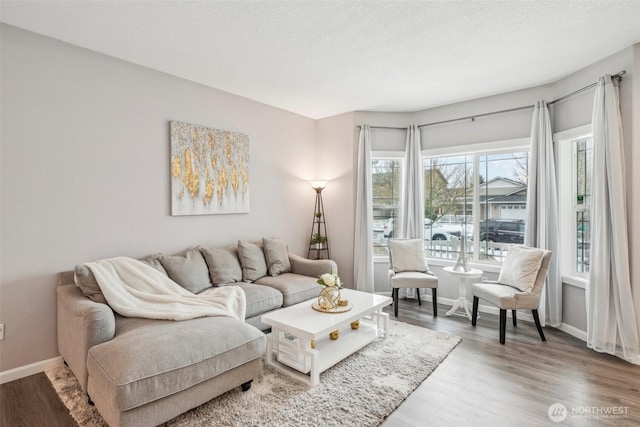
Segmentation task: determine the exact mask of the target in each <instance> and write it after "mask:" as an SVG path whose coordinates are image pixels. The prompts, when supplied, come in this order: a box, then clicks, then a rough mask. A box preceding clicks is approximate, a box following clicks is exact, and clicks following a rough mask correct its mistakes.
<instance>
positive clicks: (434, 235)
mask: <svg viewBox="0 0 640 427" xmlns="http://www.w3.org/2000/svg"><path fill="white" fill-rule="evenodd" d="M394 219H395V218H389V219H388V220H387V222H385V223H384V228H383V236H384V237H386V238H387V239H389V238H392V237H394V232H393V229H394ZM425 223H426V221H425ZM424 240H459V237H457V236H454V235H453V234H451V233H449V232H448V231H447V230H446V229H445V228H444V227H441V226H439V225H438V224H436V223H434V224H433V225H425V226H424Z"/></svg>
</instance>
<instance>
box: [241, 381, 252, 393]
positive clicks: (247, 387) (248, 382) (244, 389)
mask: <svg viewBox="0 0 640 427" xmlns="http://www.w3.org/2000/svg"><path fill="white" fill-rule="evenodd" d="M252 382H253V380H249V381H247V382H246V383H244V384H242V385H241V387H242V391H247V390H249V389H250V388H251V383H252Z"/></svg>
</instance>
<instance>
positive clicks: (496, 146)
mask: <svg viewBox="0 0 640 427" xmlns="http://www.w3.org/2000/svg"><path fill="white" fill-rule="evenodd" d="M530 151H531V147H530V138H529V137H526V138H514V139H506V140H499V141H489V142H479V143H475V144H465V145H458V146H452V147H439V148H432V149H426V150H422V151H421V162H423V163H424V160H425V159H427V158H436V157H452V156H473V170H474V173H473V176H472V179H471V181H472V182H473V187H474V188H478V187H479V184H480V180H479V170H478V169H479V168H478V165H479V157H480V156H482V155H494V154H502V153H505V154H506V153H514V152H527V153H529V155H530ZM423 169H424V168H423ZM479 209H480V195H479V194H478V192H477V191H474V192H473V200H472V212H473V230H474V233H477V232H478V230H480V215H479V214H478V212H479ZM475 237H477V236H475V235H474V239H473V258H472V259H471V260H469V262H470V263H471V264H473V265H477V266H479V267H480V268H482V269H483V270H484V271H488V272H492V271H493V272H498V271H500V268H501V266H502V262H500V263H492V262H486V261H482V260H480V259H478V258H477V254H479V253H480V241H479V239H477V238H475ZM428 260H429V263H430V264H433V265H440V266H447V265H453V264H454V263H455V261H451V260H447V259H443V258H436V257H428Z"/></svg>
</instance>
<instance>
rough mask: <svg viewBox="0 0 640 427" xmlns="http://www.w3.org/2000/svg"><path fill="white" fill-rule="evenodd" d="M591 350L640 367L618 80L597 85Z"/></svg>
mask: <svg viewBox="0 0 640 427" xmlns="http://www.w3.org/2000/svg"><path fill="white" fill-rule="evenodd" d="M592 126H593V175H592V180H591V253H590V255H589V261H590V262H589V279H588V281H587V346H588V347H589V348H592V349H593V350H595V351H598V352H602V353H609V354H613V355H616V356H618V357H621V358H623V359H625V360H627V361H629V362H631V363H635V364H640V346H639V345H638V342H639V338H638V326H637V324H636V313H635V309H634V306H633V296H632V292H631V275H630V268H629V242H628V234H627V209H626V201H625V173H624V150H623V141H622V122H621V120H620V104H619V94H618V86H617V81H616V82H615V83H614V81H612V79H611V76H610V75H605V76H604V77H601V78H600V79H599V80H598V84H597V86H596V94H595V100H594V105H593V120H592Z"/></svg>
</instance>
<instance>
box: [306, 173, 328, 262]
mask: <svg viewBox="0 0 640 427" xmlns="http://www.w3.org/2000/svg"><path fill="white" fill-rule="evenodd" d="M327 182H328V181H325V180H313V181H309V183H310V184H311V187H312V188H313V189H314V190H316V205H315V207H314V210H313V223H312V225H311V236H310V237H309V252H308V253H307V258H311V254H315V258H316V259H318V258H330V255H329V242H328V241H327V224H326V222H325V216H324V205H323V204H322V190H324V188H325V187H326V186H327ZM325 255H326V257H325Z"/></svg>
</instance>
